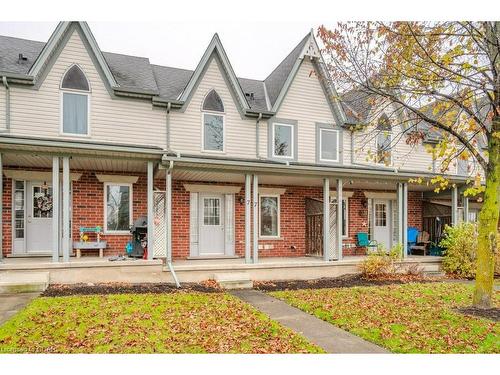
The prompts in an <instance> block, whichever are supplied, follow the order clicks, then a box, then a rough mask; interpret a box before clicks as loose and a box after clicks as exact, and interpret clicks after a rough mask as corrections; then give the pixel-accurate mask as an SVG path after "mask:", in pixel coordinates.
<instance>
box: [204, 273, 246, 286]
mask: <svg viewBox="0 0 500 375" xmlns="http://www.w3.org/2000/svg"><path fill="white" fill-rule="evenodd" d="M214 280H215V281H216V282H217V284H219V286H220V287H221V288H223V289H252V288H253V281H252V280H251V279H250V275H249V274H248V273H245V272H227V273H216V274H214Z"/></svg>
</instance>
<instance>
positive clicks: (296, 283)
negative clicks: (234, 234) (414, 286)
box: [254, 274, 443, 292]
mask: <svg viewBox="0 0 500 375" xmlns="http://www.w3.org/2000/svg"><path fill="white" fill-rule="evenodd" d="M439 281H443V278H439V277H423V276H418V275H401V276H399V275H394V276H391V277H385V278H382V279H365V278H363V277H362V276H361V275H359V274H353V275H345V276H340V277H328V278H321V279H316V280H288V281H256V282H254V288H255V289H259V290H263V291H266V292H274V291H280V290H298V289H325V288H351V287H354V286H380V285H392V284H406V283H410V282H420V283H431V282H439Z"/></svg>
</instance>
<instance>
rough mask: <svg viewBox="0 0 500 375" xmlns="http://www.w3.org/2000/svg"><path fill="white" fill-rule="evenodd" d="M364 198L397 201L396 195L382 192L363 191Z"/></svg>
mask: <svg viewBox="0 0 500 375" xmlns="http://www.w3.org/2000/svg"><path fill="white" fill-rule="evenodd" d="M364 193H365V197H367V198H368V199H397V195H396V193H391V192H384V191H365V192H364Z"/></svg>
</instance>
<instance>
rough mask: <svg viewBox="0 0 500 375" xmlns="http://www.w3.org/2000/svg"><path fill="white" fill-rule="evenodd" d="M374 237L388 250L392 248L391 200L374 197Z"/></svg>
mask: <svg viewBox="0 0 500 375" xmlns="http://www.w3.org/2000/svg"><path fill="white" fill-rule="evenodd" d="M373 205H374V207H373V208H374V225H373V237H374V239H375V240H376V241H377V243H378V244H380V245H382V246H383V247H384V248H385V249H386V250H389V249H390V248H391V230H390V227H391V224H390V223H391V213H390V209H389V207H390V206H389V200H385V199H374V200H373Z"/></svg>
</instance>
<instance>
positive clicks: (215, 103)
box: [202, 90, 226, 152]
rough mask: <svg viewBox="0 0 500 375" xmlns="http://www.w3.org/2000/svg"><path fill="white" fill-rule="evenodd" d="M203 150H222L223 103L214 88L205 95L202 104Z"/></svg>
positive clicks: (223, 136)
mask: <svg viewBox="0 0 500 375" xmlns="http://www.w3.org/2000/svg"><path fill="white" fill-rule="evenodd" d="M202 110H203V113H202V116H203V140H202V149H203V151H212V152H224V147H225V145H224V143H225V140H224V139H225V133H226V132H225V129H224V114H223V113H224V103H223V102H222V99H221V97H220V96H219V94H217V92H216V91H215V90H210V92H209V93H208V94H207V95H206V96H205V99H204V101H203V105H202Z"/></svg>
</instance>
